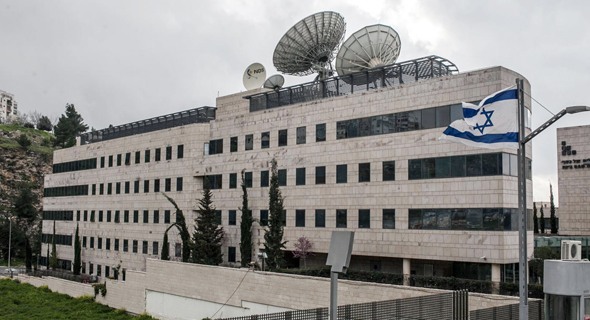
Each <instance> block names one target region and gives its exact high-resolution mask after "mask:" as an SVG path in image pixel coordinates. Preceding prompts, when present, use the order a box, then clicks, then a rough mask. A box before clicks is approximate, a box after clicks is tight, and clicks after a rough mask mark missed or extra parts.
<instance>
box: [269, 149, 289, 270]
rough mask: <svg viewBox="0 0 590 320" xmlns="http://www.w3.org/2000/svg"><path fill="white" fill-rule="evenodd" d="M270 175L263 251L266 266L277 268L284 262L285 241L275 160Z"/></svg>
mask: <svg viewBox="0 0 590 320" xmlns="http://www.w3.org/2000/svg"><path fill="white" fill-rule="evenodd" d="M271 172H272V173H271V177H270V189H269V192H268V194H269V201H268V207H269V208H268V209H269V218H268V230H266V233H265V234H264V251H265V252H266V254H267V256H268V259H267V263H268V267H269V268H270V269H271V270H273V269H278V268H280V267H282V266H283V264H284V257H283V251H282V250H281V249H283V248H285V243H287V242H286V241H283V210H284V206H283V196H282V195H281V190H280V189H279V174H278V171H277V160H276V159H274V158H273V159H272V161H271Z"/></svg>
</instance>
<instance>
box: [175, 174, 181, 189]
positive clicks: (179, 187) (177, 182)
mask: <svg viewBox="0 0 590 320" xmlns="http://www.w3.org/2000/svg"><path fill="white" fill-rule="evenodd" d="M176 191H182V177H178V178H176Z"/></svg>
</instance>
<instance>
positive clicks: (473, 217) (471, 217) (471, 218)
mask: <svg viewBox="0 0 590 320" xmlns="http://www.w3.org/2000/svg"><path fill="white" fill-rule="evenodd" d="M467 229H468V230H481V229H482V209H467Z"/></svg>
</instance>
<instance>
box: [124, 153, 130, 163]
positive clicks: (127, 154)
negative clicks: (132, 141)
mask: <svg viewBox="0 0 590 320" xmlns="http://www.w3.org/2000/svg"><path fill="white" fill-rule="evenodd" d="M130 164H131V152H127V153H126V154H125V165H126V166H128V165H130Z"/></svg>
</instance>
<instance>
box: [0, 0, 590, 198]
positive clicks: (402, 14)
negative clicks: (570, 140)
mask: <svg viewBox="0 0 590 320" xmlns="http://www.w3.org/2000/svg"><path fill="white" fill-rule="evenodd" d="M319 11H335V12H338V13H340V14H341V15H342V16H343V17H344V19H345V21H346V23H347V30H346V36H345V38H348V36H350V35H351V34H352V33H353V32H355V31H357V30H358V29H360V28H362V27H364V26H367V25H372V24H376V23H382V24H385V25H389V26H391V27H393V28H394V29H395V30H396V31H397V32H398V33H399V35H400V38H401V42H402V48H401V54H400V57H399V59H398V61H405V60H410V59H414V58H419V57H423V56H428V55H433V54H434V55H439V56H442V57H444V58H447V59H449V60H450V61H452V62H454V63H455V64H456V65H457V66H458V68H459V70H460V71H461V72H466V71H469V70H476V69H482V68H488V67H492V66H504V67H506V68H509V69H512V70H514V71H516V72H518V73H520V74H522V75H523V76H524V77H526V78H527V79H528V80H529V82H530V83H531V86H532V92H531V94H532V97H533V98H534V99H535V100H537V101H539V102H540V103H541V104H542V105H544V106H545V107H547V109H549V110H550V111H551V112H553V113H557V112H559V111H560V110H561V109H563V108H564V107H566V106H570V105H590V95H589V94H588V92H589V90H588V89H587V87H586V85H588V84H590V58H589V57H588V52H590V37H589V36H588V35H587V31H588V30H590V19H587V13H588V12H590V1H545V0H535V1H532V0H531V1H504V0H495V1H469V0H444V1H443V0H440V1H434V0H432V1H416V0H406V1H404V0H364V1H350V0H337V1H336V0H322V1H306V0H281V1H262V0H245V1H237V0H217V1H208V0H199V1H196V0H192V1H181V0H175V1H151V0H141V1H139V0H126V1H111V0H106V1H105V0H101V1H89V0H85V1H79V0H70V1H66V0H64V1H61V0H51V1H48V0H39V1H33V0H17V1H10V0H0V39H1V43H0V90H4V91H7V92H9V93H12V94H14V96H15V100H16V101H17V102H18V108H19V111H20V112H22V113H28V112H31V111H33V110H36V111H39V112H41V113H42V114H44V115H48V116H53V117H57V116H59V115H60V114H62V113H64V111H65V105H66V104H68V103H72V104H74V105H75V107H76V109H77V110H78V112H79V113H80V114H81V115H82V116H83V118H84V120H85V122H86V124H88V125H89V126H90V127H94V128H96V129H102V128H105V127H108V126H109V125H110V124H112V125H118V124H124V123H128V122H132V121H137V120H141V119H146V118H150V117H153V116H158V115H163V114H168V113H172V112H176V111H181V110H186V109H190V108H196V107H201V106H215V98H216V97H217V96H220V95H221V96H223V95H227V94H232V93H235V92H239V91H243V90H245V89H244V87H243V85H242V75H243V73H244V70H245V69H246V68H247V67H248V65H250V64H251V63H253V62H259V63H262V64H263V65H264V66H265V68H266V70H267V76H270V75H272V74H276V73H278V72H277V71H276V69H275V68H274V66H273V64H272V55H273V51H274V48H275V46H276V44H277V42H278V41H279V40H280V38H281V37H282V35H283V34H284V33H285V32H286V31H287V30H288V29H289V28H290V27H292V26H293V25H294V24H295V23H297V22H298V21H299V20H301V19H303V18H305V17H307V16H308V15H311V14H313V13H315V12H319ZM285 78H286V83H285V85H286V86H290V85H296V84H300V83H303V82H307V81H311V80H313V78H312V77H303V78H301V77H295V76H285ZM550 117H551V114H550V113H549V112H547V111H545V110H544V109H543V108H542V107H540V106H539V105H538V104H536V103H533V127H534V128H536V127H538V126H539V125H541V124H543V123H544V122H545V121H546V120H548V119H549V118H550ZM588 124H590V112H589V113H588V114H577V115H569V116H567V115H566V116H565V117H564V118H562V119H561V120H559V121H558V122H557V123H556V124H554V125H553V126H552V127H550V128H549V129H547V130H545V131H544V132H543V133H541V134H540V135H539V136H537V137H536V138H535V139H534V140H533V184H534V187H533V192H534V193H533V197H534V200H535V201H548V200H549V184H550V183H552V184H553V185H554V194H555V197H556V198H558V194H557V142H556V128H558V127H569V126H578V125H588Z"/></svg>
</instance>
